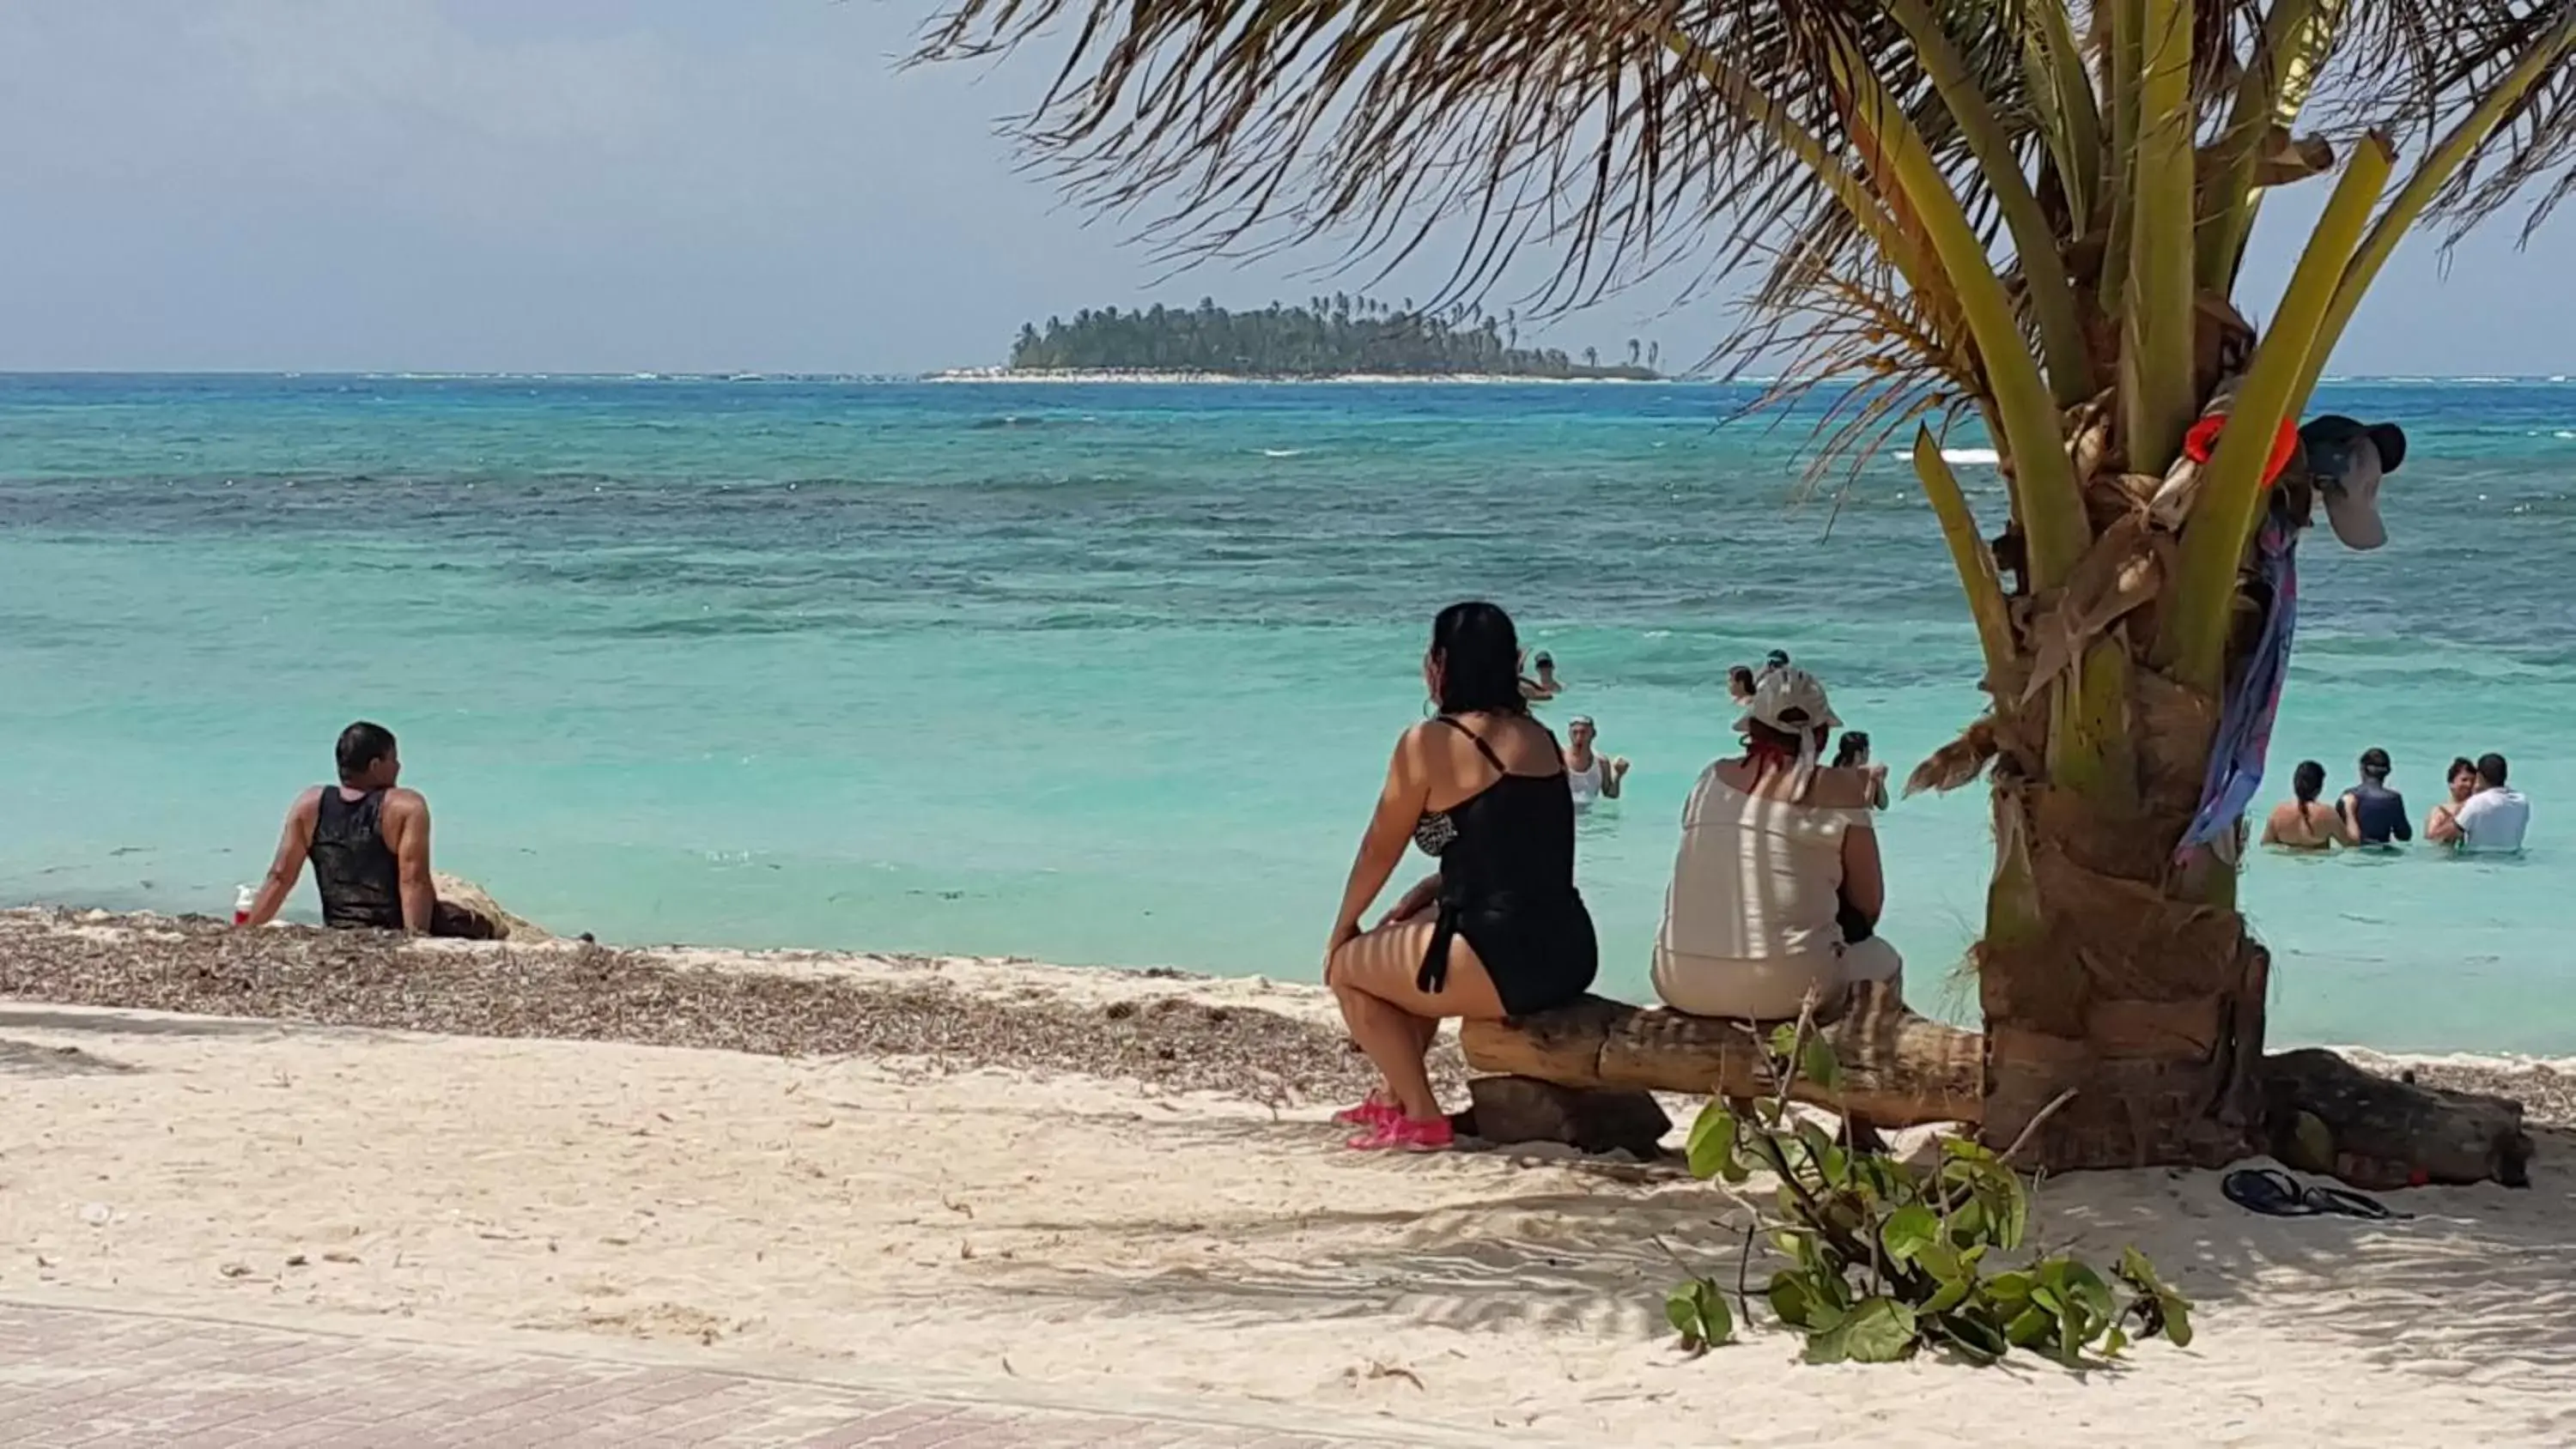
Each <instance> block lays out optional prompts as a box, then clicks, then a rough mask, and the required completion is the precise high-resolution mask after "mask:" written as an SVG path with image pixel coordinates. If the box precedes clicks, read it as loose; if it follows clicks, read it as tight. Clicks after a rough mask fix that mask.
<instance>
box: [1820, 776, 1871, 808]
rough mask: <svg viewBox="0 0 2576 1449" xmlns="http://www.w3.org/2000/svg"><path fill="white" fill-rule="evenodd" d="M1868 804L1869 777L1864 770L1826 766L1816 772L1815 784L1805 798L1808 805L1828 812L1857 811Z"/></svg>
mask: <svg viewBox="0 0 2576 1449" xmlns="http://www.w3.org/2000/svg"><path fill="white" fill-rule="evenodd" d="M1869 802H1870V777H1869V773H1868V772H1867V771H1865V770H1856V769H1849V768H1845V767H1840V766H1827V767H1826V768H1824V769H1821V770H1818V771H1817V772H1816V784H1815V788H1814V790H1813V791H1811V792H1810V793H1809V794H1808V796H1807V803H1808V804H1810V805H1822V806H1824V807H1825V808H1827V809H1829V810H1859V809H1864V808H1866V807H1867V806H1868V805H1869Z"/></svg>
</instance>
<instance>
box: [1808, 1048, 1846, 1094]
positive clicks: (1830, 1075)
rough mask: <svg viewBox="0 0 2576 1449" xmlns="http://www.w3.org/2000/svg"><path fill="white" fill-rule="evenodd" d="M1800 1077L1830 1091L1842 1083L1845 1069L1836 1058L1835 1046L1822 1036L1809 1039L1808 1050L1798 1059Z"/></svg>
mask: <svg viewBox="0 0 2576 1449" xmlns="http://www.w3.org/2000/svg"><path fill="white" fill-rule="evenodd" d="M1798 1075H1800V1076H1802V1077H1804V1078H1806V1079H1807V1080H1808V1081H1811V1082H1813V1083H1815V1084H1816V1085H1817V1086H1819V1087H1823V1088H1825V1089H1826V1090H1828V1091H1830V1090H1832V1089H1833V1087H1834V1086H1835V1085H1836V1084H1838V1083H1840V1082H1841V1081H1842V1079H1843V1068H1842V1063H1841V1062H1840V1061H1838V1060H1837V1059H1836V1058H1835V1056H1834V1048H1833V1044H1832V1043H1831V1042H1828V1041H1826V1040H1825V1039H1824V1038H1823V1037H1820V1036H1811V1037H1809V1038H1807V1045H1806V1049H1805V1050H1804V1051H1803V1052H1801V1053H1800V1055H1799V1057H1798Z"/></svg>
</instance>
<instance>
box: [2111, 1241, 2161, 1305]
mask: <svg viewBox="0 0 2576 1449" xmlns="http://www.w3.org/2000/svg"><path fill="white" fill-rule="evenodd" d="M2114 1271H2116V1272H2117V1273H2118V1274H2119V1275H2120V1277H2121V1278H2122V1280H2124V1281H2125V1282H2127V1283H2128V1284H2129V1286H2130V1287H2132V1288H2135V1289H2137V1290H2138V1291H2139V1292H2141V1293H2144V1294H2147V1295H2148V1296H2150V1297H2160V1296H2162V1294H2163V1292H2164V1286H2165V1285H2164V1282H2163V1280H2161V1279H2159V1278H2157V1277H2156V1265H2155V1264H2153V1263H2150V1262H2148V1261H2147V1255H2146V1254H2144V1253H2141V1252H2139V1251H2138V1250H2137V1249H2135V1248H2123V1249H2121V1250H2120V1266H2119V1267H2118V1268H2117V1269H2116V1270H2114Z"/></svg>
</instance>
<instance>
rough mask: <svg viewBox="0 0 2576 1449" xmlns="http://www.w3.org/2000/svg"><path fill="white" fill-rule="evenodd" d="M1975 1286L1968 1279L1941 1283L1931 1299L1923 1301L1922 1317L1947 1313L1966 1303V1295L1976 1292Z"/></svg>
mask: <svg viewBox="0 0 2576 1449" xmlns="http://www.w3.org/2000/svg"><path fill="white" fill-rule="evenodd" d="M1976 1286H1977V1285H1976V1282H1975V1281H1974V1280H1973V1279H1968V1278H1953V1279H1951V1280H1949V1281H1948V1282H1946V1283H1943V1284H1942V1285H1941V1286H1940V1287H1939V1288H1936V1289H1934V1290H1933V1292H1932V1296H1931V1297H1929V1298H1927V1299H1925V1300H1923V1310H1922V1311H1923V1315H1924V1316H1925V1317H1927V1318H1928V1317H1931V1316H1933V1315H1935V1314H1941V1313H1947V1312H1949V1311H1950V1310H1951V1309H1953V1308H1956V1307H1958V1306H1959V1305H1960V1304H1962V1303H1965V1302H1967V1301H1968V1295H1969V1294H1970V1293H1972V1292H1974V1291H1976Z"/></svg>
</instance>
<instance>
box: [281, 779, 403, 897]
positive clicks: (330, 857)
mask: <svg viewBox="0 0 2576 1449" xmlns="http://www.w3.org/2000/svg"><path fill="white" fill-rule="evenodd" d="M384 807H385V792H384V791H382V790H371V791H369V792H367V793H366V794H364V795H361V796H359V797H358V798H357V799H355V800H349V799H344V798H342V797H341V794H340V787H339V786H337V785H325V786H323V787H322V805H321V809H320V810H319V811H318V812H317V813H316V815H315V816H314V820H313V844H312V846H311V848H310V849H308V850H307V851H306V852H305V856H306V858H307V859H309V860H311V861H312V862H313V883H314V884H315V885H316V886H319V887H320V888H321V890H322V924H324V925H326V926H331V927H334V928H338V929H342V930H347V929H373V930H380V931H399V930H401V929H402V924H403V915H402V872H401V871H400V870H399V869H398V868H397V867H396V865H395V862H394V851H393V847H392V846H390V845H387V844H385V832H384V826H383V823H382V821H383V813H384Z"/></svg>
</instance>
